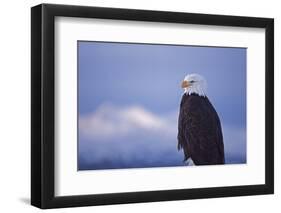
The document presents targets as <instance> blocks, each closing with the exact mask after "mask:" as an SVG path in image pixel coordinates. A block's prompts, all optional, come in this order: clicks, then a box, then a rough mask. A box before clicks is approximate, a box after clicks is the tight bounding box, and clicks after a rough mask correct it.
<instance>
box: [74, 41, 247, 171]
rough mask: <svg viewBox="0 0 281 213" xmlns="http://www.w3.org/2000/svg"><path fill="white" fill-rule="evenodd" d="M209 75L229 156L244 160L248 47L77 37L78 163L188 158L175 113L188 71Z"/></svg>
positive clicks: (148, 163)
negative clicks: (180, 141) (180, 144)
mask: <svg viewBox="0 0 281 213" xmlns="http://www.w3.org/2000/svg"><path fill="white" fill-rule="evenodd" d="M190 73H198V74H200V75H202V76H204V77H205V78H206V80H207V84H208V88H207V96H208V97H209V99H210V101H211V102H212V104H213V105H214V107H215V109H216V110H217V112H218V114H219V116H220V119H221V123H222V128H223V136H224V144H225V155H226V162H227V163H245V162H246V49H245V48H219V47H199V46H176V45H149V44H127V43H109V42H85V41H80V42H78V75H79V82H78V83H79V97H78V98H79V141H78V148H79V149H78V150H79V152H78V169H79V170H86V169H110V168H139V167H158V166H181V165H183V162H182V160H183V153H182V151H178V150H177V118H178V110H179V103H180V100H181V97H182V94H183V90H182V89H181V88H180V83H181V81H182V80H183V78H184V77H185V75H187V74H190Z"/></svg>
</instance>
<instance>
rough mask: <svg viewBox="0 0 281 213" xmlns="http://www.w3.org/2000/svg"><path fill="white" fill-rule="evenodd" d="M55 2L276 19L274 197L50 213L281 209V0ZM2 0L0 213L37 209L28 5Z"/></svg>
mask: <svg viewBox="0 0 281 213" xmlns="http://www.w3.org/2000/svg"><path fill="white" fill-rule="evenodd" d="M43 2H45V3H57V4H80V5H89V6H105V7H124V8H136V9H151V10H170V11H181V12H195V13H210V14H226V15H243V16H260V17H273V18H275V70H276V71H275V91H276V92H275V109H276V110H275V132H276V134H275V180H276V181H275V195H265V196H249V197H236V198H218V199H201V200H192V201H172V202H157V203H144V204H126V205H111V206H99V207H83V208H71V209H56V210H50V211H51V212H75V211H79V212H92V211H96V212H142V211H144V212H149V211H151V210H153V211H155V212H158V211H159V212H173V211H178V212H182V211H189V212H213V211H216V212H224V213H225V212H228V213H231V212H235V213H237V212H247V211H250V212H254V211H260V212H263V211H264V212H277V211H278V210H277V209H279V208H280V207H281V168H280V162H281V145H280V143H279V142H280V141H281V131H280V130H279V128H281V119H280V118H281V117H280V116H281V114H280V113H281V111H280V109H281V94H280V91H281V86H280V83H281V73H280V72H278V70H280V68H281V67H280V62H279V60H278V58H279V57H280V51H281V46H280V38H281V23H280V22H281V13H280V8H281V7H280V5H279V1H278V0H276V1H274V0H266V1H265V0H264V1H258V0H256V1H249V0H248V1H246V0H235V1H234V0H233V1H225V0H212V1H208V0H206V1H202V0H196V1H188V0H154V1H153V0H119V1H114V0H107V1H103V0H80V1H75V0H68V1H66V0H53V1H48V0H45V1H43ZM40 3H42V2H41V1H37V0H29V1H20V0H18V1H16V0H11V1H2V2H1V12H0V15H1V18H0V26H1V32H0V38H1V39H0V54H1V55H0V98H1V105H0V125H1V126H0V129H1V134H0V138H1V139H0V143H1V149H0V150H1V151H0V164H1V175H0V202H1V205H0V211H1V212H17V211H21V212H38V211H40V210H39V209H37V208H34V207H32V206H30V205H29V197H30V7H31V6H34V5H37V4H40Z"/></svg>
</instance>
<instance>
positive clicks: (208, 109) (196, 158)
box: [178, 94, 225, 165]
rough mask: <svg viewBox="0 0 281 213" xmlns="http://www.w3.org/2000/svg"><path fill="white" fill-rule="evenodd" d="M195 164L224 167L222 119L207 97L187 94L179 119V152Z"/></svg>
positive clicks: (183, 100) (181, 106)
mask: <svg viewBox="0 0 281 213" xmlns="http://www.w3.org/2000/svg"><path fill="white" fill-rule="evenodd" d="M181 148H182V149H183V151H184V156H185V158H184V160H187V159H188V158H189V157H191V159H192V160H193V162H194V164H195V165H215V164H224V163H225V159H224V145H223V135H222V129H221V123H220V119H219V117H218V114H217V112H216V110H215V109H214V107H213V106H212V104H211V103H210V101H209V99H208V98H207V97H203V96H199V95H196V94H191V95H187V94H184V95H183V97H182V100H181V104H180V113H179V120H178V149H181Z"/></svg>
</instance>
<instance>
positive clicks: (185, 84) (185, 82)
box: [181, 80, 190, 89]
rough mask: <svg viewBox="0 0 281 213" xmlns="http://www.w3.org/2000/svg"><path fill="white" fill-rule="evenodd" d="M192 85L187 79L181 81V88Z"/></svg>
mask: <svg viewBox="0 0 281 213" xmlns="http://www.w3.org/2000/svg"><path fill="white" fill-rule="evenodd" d="M189 86H190V83H189V82H188V81H186V80H184V81H183V82H182V83H181V88H183V89H184V88H187V87H189Z"/></svg>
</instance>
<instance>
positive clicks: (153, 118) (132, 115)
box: [79, 103, 177, 139]
mask: <svg viewBox="0 0 281 213" xmlns="http://www.w3.org/2000/svg"><path fill="white" fill-rule="evenodd" d="M171 115H172V116H171ZM176 118H177V115H176V113H174V112H172V113H169V114H167V115H165V116H160V115H156V114H154V113H152V112H150V111H148V110H146V109H145V108H143V107H142V106H138V105H134V106H128V107H119V106H115V105H112V104H109V103H106V104H102V105H100V106H99V107H98V108H97V109H96V110H95V111H94V112H92V113H90V114H87V115H84V116H80V117H79V131H80V133H82V134H83V135H84V136H86V137H90V138H99V139H101V138H107V139H108V138H112V137H118V136H126V135H130V134H134V133H135V132H138V131H145V132H150V133H160V134H169V135H174V137H176V136H175V135H176V131H177V120H176Z"/></svg>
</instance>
